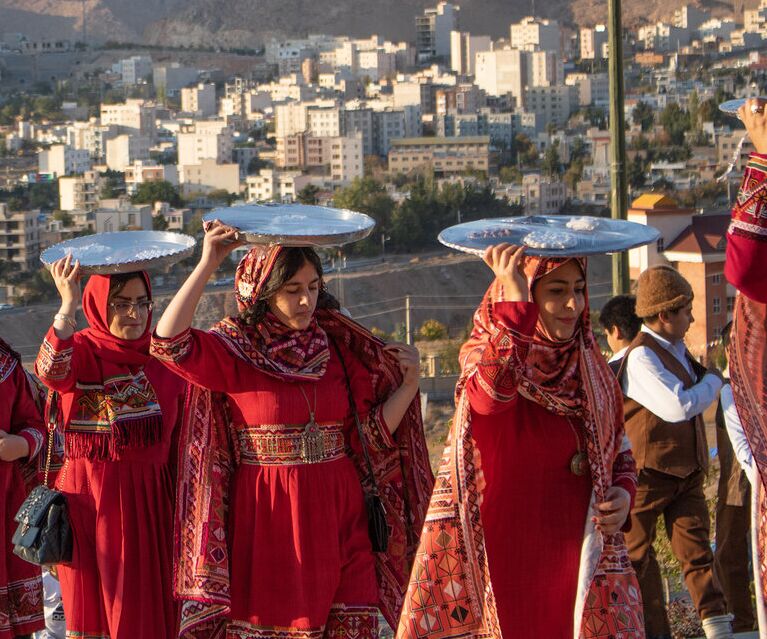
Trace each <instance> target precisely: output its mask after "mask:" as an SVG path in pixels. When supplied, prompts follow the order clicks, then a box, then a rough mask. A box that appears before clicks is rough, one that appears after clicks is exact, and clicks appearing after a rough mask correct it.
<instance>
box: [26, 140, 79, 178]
mask: <svg viewBox="0 0 767 639" xmlns="http://www.w3.org/2000/svg"><path fill="white" fill-rule="evenodd" d="M37 164H38V171H39V172H40V173H44V174H46V175H50V176H52V177H53V178H57V177H61V176H62V175H74V174H77V173H84V172H85V171H88V170H90V168H91V157H90V154H89V153H88V151H86V150H84V149H75V148H72V147H71V146H68V145H66V144H53V145H51V146H50V147H49V148H48V149H46V150H44V151H40V152H39V153H38V154H37Z"/></svg>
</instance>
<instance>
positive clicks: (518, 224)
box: [438, 215, 660, 257]
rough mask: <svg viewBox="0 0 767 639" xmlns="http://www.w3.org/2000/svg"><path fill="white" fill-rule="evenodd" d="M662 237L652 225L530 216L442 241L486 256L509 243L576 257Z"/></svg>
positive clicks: (464, 230)
mask: <svg viewBox="0 0 767 639" xmlns="http://www.w3.org/2000/svg"><path fill="white" fill-rule="evenodd" d="M659 237H660V232H659V231H658V230H657V229H655V228H653V227H652V226H646V225H644V224H637V223H636V222H628V221H625V220H613V219H610V218H603V217H590V216H576V215H527V216H523V217H500V218H485V219H482V220H476V221H474V222H466V223H464V224H457V225H455V226H451V227H448V228H446V229H445V230H443V231H442V232H441V233H440V234H439V237H438V239H439V241H440V242H441V243H442V244H444V245H445V246H448V247H450V248H453V249H456V250H459V251H463V252H464V253H471V254H473V255H478V256H480V257H481V256H482V255H484V253H485V250H486V249H487V247H488V246H493V245H495V244H501V243H502V242H507V243H509V244H514V245H518V246H525V248H526V252H527V253H528V254H529V255H540V256H543V257H575V256H584V255H598V254H600V253H617V252H619V251H626V250H628V249H632V248H637V247H639V246H644V245H645V244H650V243H651V242H654V241H656V240H657V239H658V238H659Z"/></svg>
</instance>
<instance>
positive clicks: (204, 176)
mask: <svg viewBox="0 0 767 639" xmlns="http://www.w3.org/2000/svg"><path fill="white" fill-rule="evenodd" d="M178 180H179V185H180V187H181V191H182V193H183V194H184V195H185V196H188V195H190V194H192V193H202V194H205V193H209V192H210V191H219V190H224V191H227V192H228V193H235V194H236V193H239V192H240V165H239V164H223V163H218V162H216V160H214V159H201V160H200V161H199V162H198V163H197V164H179V167H178Z"/></svg>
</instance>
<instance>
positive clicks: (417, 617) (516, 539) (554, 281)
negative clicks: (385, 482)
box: [397, 216, 645, 639]
mask: <svg viewBox="0 0 767 639" xmlns="http://www.w3.org/2000/svg"><path fill="white" fill-rule="evenodd" d="M555 217H559V218H562V219H558V220H552V221H551V222H548V221H547V220H546V219H545V218H530V219H529V220H527V221H526V220H524V219H523V218H519V219H518V220H516V221H514V222H512V223H511V224H510V225H509V226H508V228H505V229H503V228H501V226H503V224H504V223H499V222H498V220H487V221H486V222H487V224H488V225H489V226H488V228H491V226H490V225H495V226H497V227H498V228H495V227H492V228H493V229H494V230H492V231H491V232H489V233H488V232H485V233H482V232H480V231H477V230H476V228H473V229H469V232H468V233H467V234H465V235H464V236H463V237H461V228H460V227H453V229H454V230H455V234H452V235H451V237H452V240H451V243H452V244H453V245H454V246H456V247H458V248H461V249H462V250H467V251H468V252H473V253H476V252H477V251H478V250H479V246H478V245H476V240H477V238H479V237H484V238H486V243H485V249H484V250H483V257H484V261H485V262H486V264H487V265H488V266H489V267H490V269H491V270H492V272H493V275H494V281H493V283H492V284H491V285H490V288H489V289H488V290H487V292H486V293H485V296H484V299H483V301H482V303H481V304H480V306H479V308H478V309H477V311H476V313H475V315H474V326H473V329H472V333H471V336H470V337H469V340H468V341H467V342H466V344H464V346H463V347H462V349H461V352H460V364H461V376H460V379H459V382H458V386H457V389H456V399H457V408H456V413H455V418H454V419H453V422H452V430H451V434H450V436H449V440H448V441H449V442H450V443H449V445H448V447H447V448H446V449H445V454H444V455H443V458H442V464H441V465H440V470H439V473H438V475H437V484H436V485H437V488H436V489H435V492H434V495H433V497H432V501H431V504H430V507H429V511H428V514H427V517H426V524H425V526H424V530H423V534H422V537H421V543H420V546H419V549H418V553H417V555H416V559H415V566H414V569H413V573H412V577H411V583H410V588H409V590H408V594H407V596H406V598H405V606H404V610H403V613H402V616H401V618H400V623H399V627H398V631H397V637H398V639H416V638H419V639H421V638H427V639H442V638H445V639H446V638H448V637H464V638H477V639H479V638H482V639H485V638H490V637H492V638H493V639H500V638H501V637H504V638H508V639H540V638H542V637H545V638H546V639H578V638H582V639H591V638H596V637H608V636H610V637H613V636H614V637H623V638H624V639H643V638H644V636H645V635H644V625H643V621H642V606H641V595H640V592H639V587H638V585H637V581H636V577H635V575H634V572H633V570H632V568H631V564H630V563H629V560H628V556H627V551H626V546H625V543H624V541H623V535H622V533H621V529H622V528H623V527H624V526H625V525H626V521H627V517H628V514H629V509H630V504H631V500H632V496H633V494H634V492H635V490H636V465H635V463H634V460H633V457H632V455H631V451H630V449H629V448H630V447H629V443H628V440H627V439H626V438H625V436H624V428H623V410H622V397H621V390H620V387H619V386H618V383H617V381H616V379H615V376H614V375H613V373H612V372H611V371H610V369H609V367H608V366H607V363H606V362H605V360H604V358H603V356H602V353H601V352H600V349H599V347H598V345H597V343H596V340H595V338H594V335H593V334H592V332H591V324H590V318H589V304H588V293H587V290H586V259H585V258H584V257H579V256H578V253H577V251H578V245H579V243H580V240H579V239H578V235H579V234H587V235H588V236H589V237H588V238H587V240H588V242H589V243H591V245H592V246H593V248H594V250H597V247H598V243H599V237H598V235H599V230H598V228H597V226H598V225H599V224H600V221H599V220H591V219H585V218H580V219H579V220H578V222H577V224H569V228H571V229H573V228H577V230H576V231H574V232H573V234H571V233H570V231H569V230H567V229H566V228H564V223H565V222H566V221H567V216H555ZM528 222H530V223H531V224H532V226H531V227H530V228H529V229H527V231H530V232H529V234H528V235H526V236H525V238H526V243H527V247H528V249H526V248H525V247H524V246H519V244H522V242H521V239H522V235H516V231H515V226H516V225H520V226H523V225H525V224H527V223H528ZM473 224H474V225H475V227H479V226H481V224H480V223H476V222H475V223H473ZM499 224H500V226H499ZM547 225H551V226H552V227H553V226H555V225H561V228H560V229H559V230H557V229H555V228H550V229H548V230H546V229H543V230H540V229H533V227H535V226H547ZM499 235H501V236H507V237H509V238H510V239H509V243H500V244H495V245H493V244H494V243H495V242H498V239H497V237H498V236H499ZM442 237H444V236H442ZM456 238H457V239H456ZM511 242H515V243H516V245H514V244H512V243H511ZM467 244H468V246H467ZM472 244H474V245H472ZM488 244H489V246H488ZM534 246H535V247H537V248H538V249H541V248H546V247H547V246H548V248H549V249H552V247H554V248H553V249H552V250H549V253H554V254H556V253H558V252H559V253H563V254H564V255H563V256H562V257H540V256H531V255H527V254H526V250H529V251H530V252H533V247H534ZM563 246H566V247H569V249H568V250H563V248H562V247H563ZM573 253H575V255H573Z"/></svg>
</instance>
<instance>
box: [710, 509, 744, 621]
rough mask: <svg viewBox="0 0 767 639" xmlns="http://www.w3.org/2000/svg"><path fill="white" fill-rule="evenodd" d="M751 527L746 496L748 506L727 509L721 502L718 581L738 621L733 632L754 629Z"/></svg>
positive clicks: (717, 519) (717, 520)
mask: <svg viewBox="0 0 767 639" xmlns="http://www.w3.org/2000/svg"><path fill="white" fill-rule="evenodd" d="M750 528H751V504H750V502H749V496H748V495H746V504H745V506H728V505H727V504H723V503H722V502H721V501H720V502H718V503H717V506H716V554H715V566H714V570H715V572H716V576H717V579H718V580H719V583H720V584H721V586H722V590H723V591H724V597H725V599H726V600H727V609H728V611H729V612H731V613H732V614H733V616H734V617H735V619H734V620H733V622H732V629H733V631H734V632H747V631H749V630H753V629H754V608H753V606H752V605H751V579H752V577H753V575H752V573H751V570H750V568H749V563H750V560H751V554H750V553H749V551H748V548H749V543H748V542H749V530H750Z"/></svg>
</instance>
